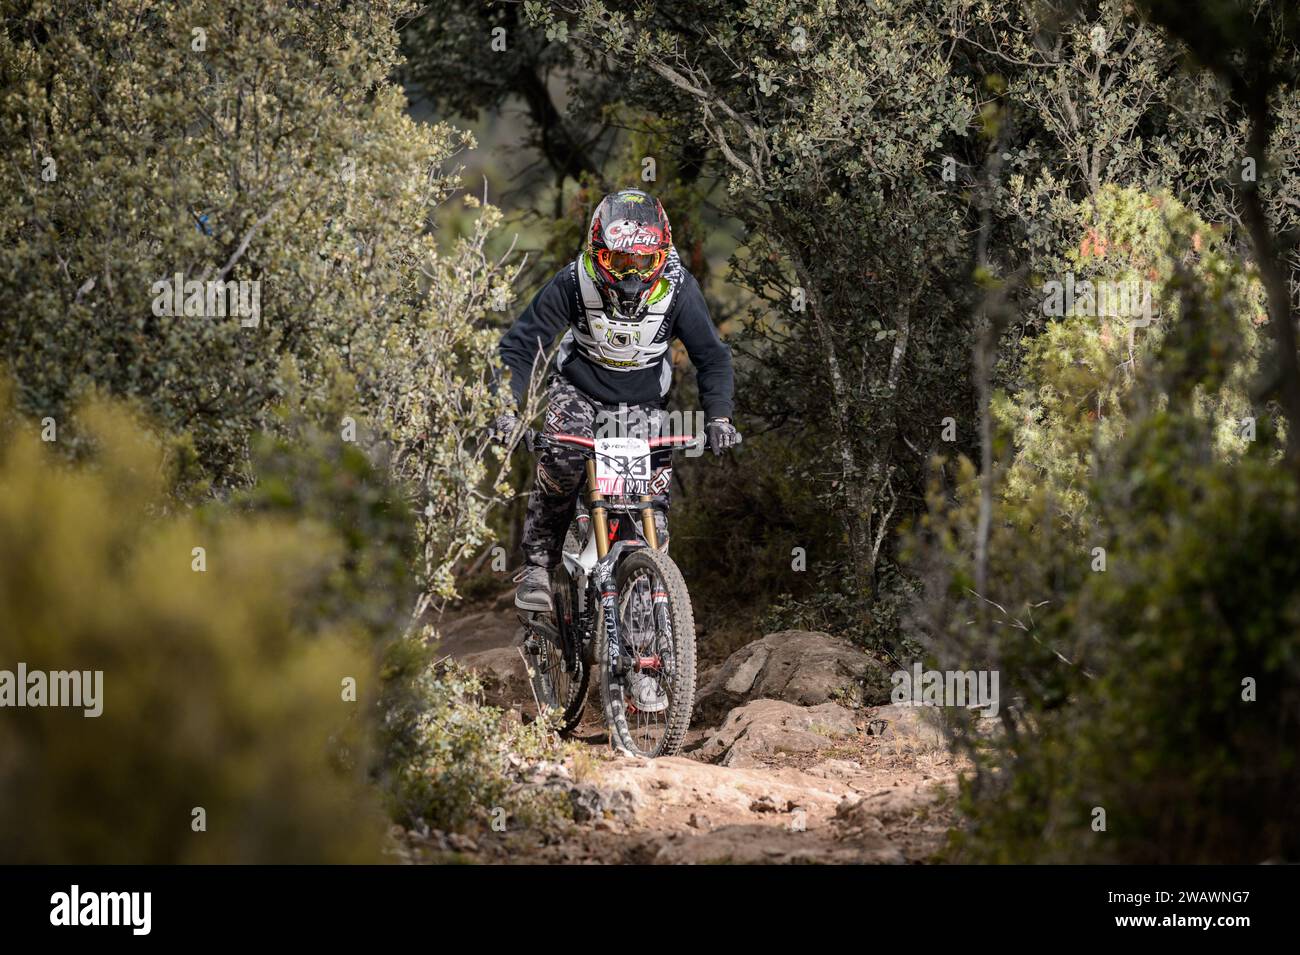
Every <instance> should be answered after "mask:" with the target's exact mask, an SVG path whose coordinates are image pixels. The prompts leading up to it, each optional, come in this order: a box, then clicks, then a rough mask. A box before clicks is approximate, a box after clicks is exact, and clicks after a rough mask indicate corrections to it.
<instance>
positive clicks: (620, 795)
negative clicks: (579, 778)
mask: <svg viewBox="0 0 1300 955" xmlns="http://www.w3.org/2000/svg"><path fill="white" fill-rule="evenodd" d="M569 804H570V805H571V806H572V808H573V821H574V822H593V821H599V820H602V819H618V820H626V821H630V820H632V819H634V818H635V815H636V811H635V810H636V799H635V797H634V796H633V794H632V793H631V792H629V791H627V790H625V789H601V788H600V787H597V786H592V785H590V784H586V783H580V784H578V785H575V786H573V787H572V788H571V789H570V790H569Z"/></svg>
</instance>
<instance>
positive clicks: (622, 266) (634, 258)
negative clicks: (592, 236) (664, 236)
mask: <svg viewBox="0 0 1300 955" xmlns="http://www.w3.org/2000/svg"><path fill="white" fill-rule="evenodd" d="M667 256H668V253H667V252H666V251H664V250H663V249H660V250H658V251H656V252H624V251H620V250H615V249H599V250H598V251H597V252H596V261H597V262H598V263H600V267H601V268H602V269H604V270H605V271H606V272H608V273H609V274H610V275H612V276H614V278H616V279H623V278H627V277H628V276H630V275H636V276H637V277H639V278H642V279H647V280H648V279H651V278H653V277H654V276H655V274H656V273H658V271H659V270H660V269H661V268H663V264H664V259H665V258H667Z"/></svg>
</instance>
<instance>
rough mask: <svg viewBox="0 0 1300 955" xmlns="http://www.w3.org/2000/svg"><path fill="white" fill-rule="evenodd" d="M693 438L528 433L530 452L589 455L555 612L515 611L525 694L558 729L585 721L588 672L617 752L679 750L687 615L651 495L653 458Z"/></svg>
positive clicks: (687, 692) (684, 716)
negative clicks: (527, 682)
mask: <svg viewBox="0 0 1300 955" xmlns="http://www.w3.org/2000/svg"><path fill="white" fill-rule="evenodd" d="M699 440H700V439H699V438H696V437H694V436H692V435H670V436H663V437H656V438H649V439H644V438H625V437H619V438H588V437H584V436H582V435H574V434H548V435H541V434H537V433H535V432H534V433H532V434H531V435H530V439H529V442H528V444H529V446H530V447H531V448H533V449H534V450H535V449H537V448H542V447H547V446H556V445H564V446H567V447H571V448H577V449H579V450H581V451H582V452H583V453H584V455H585V457H586V475H587V481H586V489H585V495H584V496H585V498H586V502H585V507H584V506H583V505H582V503H581V502H580V503H579V505H578V508H577V513H576V514H575V516H574V519H573V521H572V522H571V524H570V527H569V530H568V533H567V534H566V536H565V540H564V545H563V547H562V557H561V560H560V562H559V564H558V565H557V566H556V567H555V568H554V570H553V571H552V574H551V603H552V607H553V608H554V609H553V611H552V612H549V613H538V612H533V611H521V612H520V614H519V617H520V622H521V623H522V624H523V627H524V654H525V657H526V658H527V661H528V668H529V677H530V679H531V681H532V685H533V691H534V692H535V693H536V695H537V700H538V703H539V704H540V705H541V706H543V707H545V708H548V709H553V710H554V711H556V712H557V713H558V714H559V716H558V723H559V729H560V731H561V733H568V732H571V731H572V730H573V728H574V727H576V726H577V725H578V723H579V721H580V720H581V719H582V714H583V710H584V708H585V706H586V702H587V695H588V687H589V684H590V681H591V678H592V676H593V674H594V676H595V678H596V684H597V687H598V689H599V691H600V700H601V706H602V709H603V711H604V717H605V723H606V725H607V726H608V727H609V737H610V743H611V745H612V746H614V748H615V749H618V750H620V751H622V752H626V753H631V754H633V755H638V756H671V755H674V754H675V753H677V752H678V751H679V750H680V749H681V746H682V742H683V740H684V739H685V736H686V728H687V726H688V725H689V724H690V721H691V710H692V709H693V707H694V705H695V618H694V615H693V613H692V611H691V597H690V594H689V593H688V591H687V589H686V581H685V580H684V579H683V578H682V572H681V571H680V570H679V569H678V568H677V565H676V564H675V563H673V561H672V559H671V558H670V557H669V556H668V555H667V553H665V552H664V551H663V550H662V549H660V546H659V538H658V533H657V530H656V527H655V521H654V504H653V501H654V493H655V492H656V491H662V490H663V488H658V487H656V486H655V484H654V482H655V481H656V476H655V472H654V468H653V466H652V460H651V458H652V452H655V451H660V452H664V451H673V450H685V449H686V448H688V447H691V446H694V445H696V444H697V443H698V442H699ZM658 480H663V477H662V475H660V476H659V478H658ZM646 681H651V682H646Z"/></svg>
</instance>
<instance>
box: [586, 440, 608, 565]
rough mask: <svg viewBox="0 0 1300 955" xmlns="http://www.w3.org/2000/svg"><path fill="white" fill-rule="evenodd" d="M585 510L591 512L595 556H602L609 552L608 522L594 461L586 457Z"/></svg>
mask: <svg viewBox="0 0 1300 955" xmlns="http://www.w3.org/2000/svg"><path fill="white" fill-rule="evenodd" d="M587 510H589V511H590V512H591V525H592V529H593V530H594V531H595V533H596V556H597V557H600V558H604V556H605V555H606V554H607V553H609V522H608V521H607V520H606V516H605V499H604V498H603V497H601V496H600V485H598V484H597V483H596V461H595V459H593V458H587Z"/></svg>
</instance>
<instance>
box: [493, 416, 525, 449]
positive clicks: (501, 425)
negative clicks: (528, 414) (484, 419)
mask: <svg viewBox="0 0 1300 955" xmlns="http://www.w3.org/2000/svg"><path fill="white" fill-rule="evenodd" d="M523 427H524V426H523V422H521V421H520V420H519V416H518V415H516V414H515V413H514V412H512V411H507V412H506V413H505V414H503V415H498V416H497V419H496V421H494V422H492V440H494V441H500V442H501V443H502V444H504V445H507V446H513V445H514V443H515V441H517V440H518V439H519V434H520V432H521V431H523Z"/></svg>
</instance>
